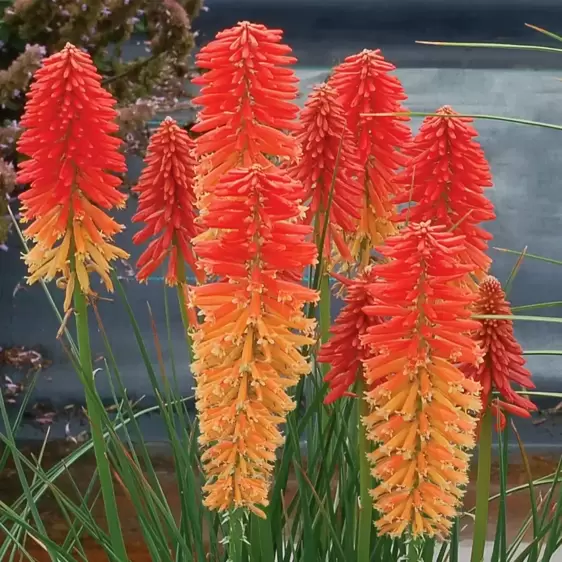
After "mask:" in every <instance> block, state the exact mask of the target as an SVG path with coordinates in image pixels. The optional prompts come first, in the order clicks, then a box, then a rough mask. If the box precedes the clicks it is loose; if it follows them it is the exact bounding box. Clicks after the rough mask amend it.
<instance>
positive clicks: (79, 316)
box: [74, 281, 129, 562]
mask: <svg viewBox="0 0 562 562" xmlns="http://www.w3.org/2000/svg"><path fill="white" fill-rule="evenodd" d="M74 309H75V313H76V332H77V339H78V351H79V359H80V367H81V369H80V371H81V372H80V373H79V375H80V378H81V379H82V384H83V385H84V390H85V393H86V408H87V410H88V418H89V420H90V430H91V432H92V442H93V445H94V453H95V456H96V466H97V470H98V476H99V480H100V486H101V491H102V496H103V504H104V507H105V515H106V518H107V526H108V529H109V536H110V538H111V545H112V548H113V551H114V553H115V555H116V556H117V557H118V559H119V560H123V561H124V562H125V561H126V560H128V559H129V558H128V556H127V550H126V548H125V542H124V541H123V534H122V532H121V524H120V522H119V512H118V509H117V501H116V498H115V490H114V488H113V479H112V475H111V467H110V465H109V459H108V457H107V454H106V443H105V439H104V436H103V418H102V412H103V404H102V403H101V400H100V398H99V396H98V394H97V393H96V387H95V382H94V372H93V368H92V351H91V347H90V332H89V329H88V304H87V302H86V297H85V296H84V294H83V293H82V291H81V290H80V285H79V283H78V281H77V282H76V286H75V288H74Z"/></svg>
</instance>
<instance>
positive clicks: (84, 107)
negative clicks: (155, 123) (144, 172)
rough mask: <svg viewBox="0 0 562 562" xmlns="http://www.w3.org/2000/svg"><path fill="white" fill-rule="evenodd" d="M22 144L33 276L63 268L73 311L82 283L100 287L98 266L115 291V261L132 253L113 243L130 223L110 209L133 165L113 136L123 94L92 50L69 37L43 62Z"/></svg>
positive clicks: (118, 202)
mask: <svg viewBox="0 0 562 562" xmlns="http://www.w3.org/2000/svg"><path fill="white" fill-rule="evenodd" d="M27 97H28V99H27V102H26V105H25V111H24V115H23V117H22V119H21V122H20V123H21V126H22V127H23V128H24V132H23V134H22V135H21V137H20V139H19V141H18V144H17V147H18V150H19V152H20V153H21V154H24V155H26V156H29V160H26V161H25V162H22V163H21V164H20V167H19V173H18V177H17V181H18V182H19V183H29V184H30V188H29V189H28V190H27V191H25V192H23V193H22V194H21V195H20V200H21V202H22V209H21V212H22V221H23V222H29V223H30V224H29V226H28V227H27V228H26V229H25V230H24V236H25V237H26V238H28V239H31V240H33V241H34V242H35V243H36V244H35V246H34V247H33V248H32V249H31V251H30V252H29V253H28V254H27V255H26V256H25V262H26V264H27V265H28V268H29V277H28V283H30V284H31V283H35V282H36V281H39V280H40V279H43V280H45V281H50V280H52V279H53V278H55V277H56V276H57V275H59V274H62V278H63V279H64V281H63V284H66V298H65V302H64V308H65V310H66V309H68V308H69V307H70V303H71V299H72V293H73V290H74V287H75V284H76V283H78V284H79V286H80V289H81V291H82V292H83V293H85V294H92V293H93V291H92V289H91V286H90V278H89V275H90V272H92V271H95V272H96V273H98V274H99V275H100V277H101V279H102V281H103V282H104V284H105V286H106V288H107V289H108V290H110V291H112V290H113V285H112V282H111V279H110V277H109V272H110V269H111V267H110V262H111V261H112V260H115V259H118V258H122V259H126V258H127V257H128V254H127V253H126V252H124V251H123V250H121V249H120V248H117V247H116V246H114V245H113V244H111V243H110V240H111V238H112V237H113V236H114V235H115V234H116V233H118V232H120V231H121V230H122V229H123V227H122V226H121V225H119V224H118V223H117V222H115V220H113V219H112V218H111V217H110V216H109V215H107V214H106V212H105V211H104V210H103V209H111V208H112V207H117V208H122V207H123V206H124V205H125V200H126V197H125V195H124V194H123V193H120V192H119V191H118V190H117V188H118V186H119V185H120V184H121V179H120V178H119V177H118V176H116V175H115V174H114V173H121V172H124V171H125V160H124V157H123V155H122V154H120V153H119V151H118V149H119V146H120V144H121V141H120V140H119V139H118V138H116V137H115V136H113V133H115V132H116V131H117V129H118V127H117V125H116V123H115V117H116V115H117V113H116V111H115V109H114V106H115V100H114V99H113V98H112V97H111V95H110V94H109V93H108V92H107V91H105V90H104V89H103V88H102V86H101V76H100V75H99V74H98V72H97V70H96V68H95V66H94V65H93V63H92V60H91V58H90V56H89V55H88V54H87V53H85V52H82V51H80V50H79V49H78V48H76V47H74V46H73V45H71V44H69V43H67V45H66V46H65V48H64V49H63V50H62V51H61V52H59V53H56V54H54V55H52V56H50V57H48V58H46V59H45V60H44V61H43V66H42V68H40V69H39V70H37V72H36V73H35V76H34V83H33V84H32V85H31V90H30V92H29V93H28V94H27Z"/></svg>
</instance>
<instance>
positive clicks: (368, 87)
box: [328, 49, 411, 267]
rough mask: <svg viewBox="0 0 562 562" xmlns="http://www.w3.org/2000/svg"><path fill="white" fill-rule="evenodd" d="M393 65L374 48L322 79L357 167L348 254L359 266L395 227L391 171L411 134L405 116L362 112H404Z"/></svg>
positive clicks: (399, 163) (401, 162)
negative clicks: (352, 143) (353, 146)
mask: <svg viewBox="0 0 562 562" xmlns="http://www.w3.org/2000/svg"><path fill="white" fill-rule="evenodd" d="M395 69H396V67H395V66H394V65H393V64H391V63H389V62H388V61H386V60H385V59H384V57H383V56H382V54H381V52H380V50H378V49H377V50H376V51H371V50H364V51H362V52H360V53H358V54H356V55H352V56H350V57H347V58H346V59H345V60H344V62H343V63H341V64H340V65H338V66H336V68H335V69H334V73H333V75H332V77H331V78H330V80H329V81H328V84H329V85H330V86H332V87H333V88H334V89H335V90H337V92H338V94H339V99H340V102H341V105H342V106H343V109H344V111H345V115H346V117H347V126H348V128H349V130H350V131H352V132H353V133H354V135H355V140H356V142H357V146H358V151H359V152H358V156H359V160H360V165H361V166H362V167H363V174H362V177H361V182H362V184H363V204H362V208H361V220H360V222H359V226H358V229H357V234H356V237H355V239H354V241H353V244H352V248H351V249H352V253H353V255H354V256H359V254H361V265H362V266H363V267H365V266H366V265H367V264H368V262H369V251H370V249H371V248H372V247H373V246H375V245H379V244H382V242H383V241H384V239H385V238H386V237H387V236H389V235H391V234H394V233H395V231H396V228H395V225H394V223H393V221H392V219H393V218H394V216H395V214H396V210H395V207H394V204H393V202H392V199H393V197H394V196H395V195H396V194H397V193H398V191H399V189H400V184H398V183H397V182H396V173H397V171H398V169H399V168H400V167H401V166H403V165H404V164H405V162H406V159H405V157H404V155H403V154H402V152H401V151H402V150H403V148H404V147H405V146H406V144H407V143H408V142H409V141H410V138H411V132H410V129H409V128H408V127H407V126H406V125H405V124H404V121H408V120H409V118H408V117H407V116H397V117H370V116H365V115H364V114H373V113H400V112H404V111H405V108H404V107H403V105H402V102H403V101H404V100H405V99H406V94H405V92H404V88H403V87H402V84H401V83H400V80H399V79H398V78H397V77H396V76H394V75H393V74H391V73H392V71H394V70H395Z"/></svg>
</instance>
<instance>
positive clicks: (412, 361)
mask: <svg viewBox="0 0 562 562" xmlns="http://www.w3.org/2000/svg"><path fill="white" fill-rule="evenodd" d="M463 244H464V239H463V237H462V236H454V235H452V234H450V233H448V232H446V231H445V227H443V226H431V225H430V224H429V223H421V224H416V223H412V224H410V225H409V226H408V227H407V228H405V229H404V230H402V231H401V232H400V234H398V235H396V236H395V237H392V238H389V239H388V240H387V242H386V245H385V246H384V247H382V248H380V252H381V253H382V254H383V255H384V256H385V257H386V258H387V259H388V260H390V261H389V262H388V263H386V264H381V265H376V266H374V267H373V272H374V274H375V275H376V276H377V277H378V279H377V281H376V282H374V283H373V284H371V285H370V286H369V290H370V291H371V293H372V296H373V297H374V298H375V299H376V300H377V301H378V302H377V303H376V304H374V305H370V306H366V307H365V309H364V310H365V312H366V313H367V314H369V315H374V316H377V317H378V316H387V317H389V320H388V321H387V322H385V323H384V324H380V325H376V326H372V327H370V328H369V329H368V333H367V335H365V336H364V337H363V342H364V343H365V344H366V345H371V346H372V350H373V352H375V353H376V355H375V356H374V357H372V358H370V359H367V360H366V361H365V363H364V364H365V376H366V378H367V381H368V383H369V384H370V385H372V386H373V387H374V388H373V389H372V390H371V391H369V392H368V393H367V394H366V399H367V401H368V403H369V405H370V413H369V415H368V416H366V417H365V418H364V419H363V422H364V423H365V426H366V428H367V434H368V437H369V438H370V439H371V440H373V441H374V442H376V443H378V444H379V446H378V448H377V449H376V450H375V451H374V452H373V453H370V454H369V458H370V460H371V462H372V466H373V471H372V474H373V476H374V477H375V478H376V479H377V481H378V482H379V484H378V486H377V487H376V488H375V489H374V490H373V491H372V496H373V499H374V504H375V507H376V509H377V510H378V511H379V512H380V514H381V517H380V519H379V520H378V521H377V523H376V525H377V528H378V530H379V532H380V533H381V534H389V535H392V536H399V535H402V534H404V533H406V534H409V535H411V536H414V537H418V536H422V535H423V536H429V537H431V536H436V535H437V536H440V537H446V536H447V535H448V532H449V529H450V527H451V523H452V518H453V517H454V516H455V515H456V513H457V509H458V507H459V505H460V503H461V498H462V496H463V494H464V486H465V485H466V483H467V469H468V461H469V455H468V453H467V450H469V449H471V448H472V447H473V446H474V430H475V425H476V419H475V415H477V414H478V412H479V410H480V399H479V390H480V385H479V383H478V382H476V381H474V380H471V379H469V378H466V377H465V376H464V374H463V373H462V372H461V371H460V370H459V369H458V368H457V367H456V365H455V364H456V363H457V362H461V361H462V362H468V363H474V364H477V363H478V362H479V361H481V352H480V350H479V348H478V346H477V344H476V343H475V342H474V341H473V340H472V339H471V338H470V336H469V335H468V334H469V332H470V331H472V330H474V329H475V328H477V327H478V322H476V321H474V320H471V319H470V315H471V312H470V306H471V304H472V303H473V301H474V298H475V295H474V293H473V292H471V291H468V290H466V289H463V288H460V287H459V286H458V285H453V284H452V283H451V282H455V281H458V280H459V279H461V278H462V277H463V276H464V275H466V274H467V272H468V271H469V266H467V265H461V264H459V263H458V261H457V259H456V256H457V255H458V253H459V252H460V251H461V250H462V249H463V247H464V246H463ZM381 380H384V382H383V383H382V384H378V383H379V382H380V381H381ZM377 384H378V386H376V385H377Z"/></svg>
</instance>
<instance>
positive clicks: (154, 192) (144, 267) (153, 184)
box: [133, 117, 202, 285]
mask: <svg viewBox="0 0 562 562" xmlns="http://www.w3.org/2000/svg"><path fill="white" fill-rule="evenodd" d="M192 151H193V141H192V140H191V139H190V138H189V135H188V134H187V132H186V131H185V130H184V129H182V128H181V127H179V126H178V124H177V123H176V122H175V121H174V120H173V119H172V118H171V117H166V119H164V121H163V122H162V123H161V125H160V127H159V128H158V130H157V131H156V132H155V133H154V135H152V137H151V139H150V144H149V146H148V151H147V154H146V158H145V164H146V166H145V168H144V169H143V171H142V174H141V177H140V179H139V182H138V184H137V185H136V186H135V187H134V188H133V191H135V192H137V193H138V194H139V205H138V210H137V213H136V215H135V216H134V217H133V222H144V223H145V226H144V228H143V229H142V230H141V231H140V232H138V233H137V234H135V236H134V237H133V242H134V243H135V244H144V243H145V242H146V241H147V240H148V239H150V238H152V237H155V238H154V240H152V242H150V244H149V246H148V248H147V249H146V250H145V251H144V252H143V253H142V255H141V256H140V258H139V260H138V262H137V268H138V273H137V279H138V280H139V281H141V282H142V281H146V280H147V279H148V277H149V276H150V275H151V274H152V273H154V271H155V270H156V269H157V268H158V267H159V266H160V265H161V264H162V263H163V262H164V261H165V260H166V258H168V267H167V273H166V283H168V284H169V285H177V284H178V282H182V280H181V279H179V280H178V259H180V260H182V262H185V263H187V264H188V265H189V266H190V267H191V269H192V271H194V272H195V273H196V275H197V277H198V278H199V279H201V278H202V275H201V273H200V272H199V271H198V270H197V268H196V267H195V256H194V255H193V250H192V248H191V240H192V238H193V237H194V236H195V222H194V221H195V194H194V191H193V184H194V180H195V171H194V168H195V159H194V157H193V154H192ZM180 267H181V266H180Z"/></svg>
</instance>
